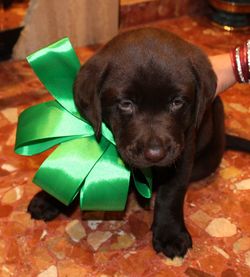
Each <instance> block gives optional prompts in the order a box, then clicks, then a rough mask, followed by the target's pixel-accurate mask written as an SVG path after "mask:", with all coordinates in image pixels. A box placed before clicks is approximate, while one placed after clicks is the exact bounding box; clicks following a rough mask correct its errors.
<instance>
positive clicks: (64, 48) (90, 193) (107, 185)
mask: <svg viewBox="0 0 250 277" xmlns="http://www.w3.org/2000/svg"><path fill="white" fill-rule="evenodd" d="M27 60H28V62H29V63H30V65H31V67H32V68H33V70H34V72H35V73H36V75H37V76H38V78H39V79H40V81H41V82H42V83H43V84H44V85H45V87H46V88H47V89H48V91H49V92H50V93H51V94H52V95H53V96H54V98H55V100H54V101H49V102H45V103H42V104H39V105H36V106H33V107H30V108H28V109H26V110H25V111H24V112H22V114H21V115H20V116H19V120H18V127H17V134H16V146H15V151H16V153H18V154H21V155H27V156H29V155H35V154H38V153H41V152H43V151H45V150H47V149H49V148H51V147H53V146H55V145H57V144H59V145H58V147H57V148H56V149H55V150H54V151H53V152H52V154H51V155H50V156H49V157H48V158H47V159H46V160H45V161H44V162H43V163H42V165H41V167H40V168H39V170H38V171H37V173H36V175H35V177H34V179H33V182H34V183H36V184H37V185H39V186H40V187H41V188H42V189H44V190H45V191H47V192H48V193H49V194H51V195H53V196H54V197H55V198H57V199H58V200H60V201H61V202H62V203H64V204H66V205H68V204H70V203H71V202H72V201H73V200H74V198H75V197H76V195H77V194H78V192H79V191H80V207H81V209H84V210H103V211H114V210H116V211H119V210H123V209H124V207H125V205H126V199H127V193H128V188H129V181H130V175H131V172H130V170H129V169H128V168H127V167H126V166H125V165H124V163H123V161H122V160H121V158H120V156H119V154H118V153H117V150H116V147H115V141H114V138H113V135H112V133H111V131H110V130H109V129H108V128H107V126H106V125H105V124H104V123H102V138H101V140H100V142H99V143H98V142H97V141H96V139H95V136H94V131H93V128H92V127H91V126H90V125H89V124H88V122H87V121H86V120H84V119H83V118H82V117H81V116H80V115H79V113H78V111H77V109H76V107H75V104H74V100H73V90H72V88H73V83H74V80H75V78H76V75H77V72H78V70H79V68H80V62H79V60H78V58H77V56H76V53H75V51H74V49H73V48H72V46H71V44H70V41H69V40H68V38H64V39H62V40H60V41H58V42H56V43H54V44H52V45H50V46H48V47H46V48H43V49H41V50H39V51H37V52H35V53H34V54H32V55H30V56H29V57H28V58H27ZM143 174H144V177H145V178H144V179H145V181H143V182H141V181H139V180H138V179H137V178H136V177H135V176H134V174H132V176H133V179H134V183H135V186H136V188H137V190H138V191H139V193H140V194H141V195H143V196H144V197H146V198H149V197H151V173H150V171H149V170H144V171H143Z"/></svg>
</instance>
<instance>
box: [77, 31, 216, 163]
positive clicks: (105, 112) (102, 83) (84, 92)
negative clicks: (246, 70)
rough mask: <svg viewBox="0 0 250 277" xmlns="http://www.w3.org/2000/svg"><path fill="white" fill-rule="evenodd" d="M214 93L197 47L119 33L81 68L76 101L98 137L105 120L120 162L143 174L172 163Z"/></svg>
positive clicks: (157, 34) (167, 37)
mask: <svg viewBox="0 0 250 277" xmlns="http://www.w3.org/2000/svg"><path fill="white" fill-rule="evenodd" d="M215 90H216V77H215V74H214V72H213V71H212V69H211V66H210V63H209V62H208V59H207V58H206V56H205V55H204V54H203V53H202V52H201V51H200V50H199V49H197V48H196V47H194V46H192V45H190V44H189V43H187V42H185V41H183V40H182V39H180V38H178V37H177V36H175V35H173V34H170V33H168V32H165V31H162V30H158V29H139V30H134V31H130V32H127V33H123V34H121V35H118V36H117V37H115V38H114V39H113V40H111V41H110V42H109V43H108V44H107V45H106V46H104V47H103V48H102V49H101V50H100V51H99V52H98V53H97V54H96V55H95V56H93V57H92V58H91V59H90V60H89V61H88V62H87V63H86V64H84V65H83V67H82V68H81V70H80V72H79V74H78V76H77V79H76V82H75V87H74V97H75V103H76V106H77V107H78V109H79V112H80V113H81V114H82V115H83V116H84V117H85V118H87V119H88V120H89V121H90V123H91V124H92V126H93V128H94V130H95V133H96V137H97V138H99V137H100V134H101V121H102V120H103V121H105V122H106V124H107V125H108V126H109V127H110V128H111V130H112V132H113V134H114V137H115V140H116V144H117V147H118V151H119V152H120V154H121V156H122V158H123V160H124V161H125V162H127V163H128V164H130V165H131V166H134V167H139V168H141V167H149V166H168V165H171V164H173V163H174V162H175V161H176V160H177V159H178V157H179V156H180V155H181V153H182V150H183V149H184V147H185V135H186V132H187V130H188V129H189V128H190V127H191V126H192V125H193V126H195V127H196V128H197V129H198V128H199V125H200V124H201V122H202V118H203V115H204V113H205V111H206V109H207V108H208V107H209V105H210V104H211V102H212V99H213V96H214V93H215Z"/></svg>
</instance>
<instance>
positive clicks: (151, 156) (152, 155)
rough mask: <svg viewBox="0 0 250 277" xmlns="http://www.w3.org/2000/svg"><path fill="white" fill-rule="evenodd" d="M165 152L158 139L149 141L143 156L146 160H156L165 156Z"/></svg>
mask: <svg viewBox="0 0 250 277" xmlns="http://www.w3.org/2000/svg"><path fill="white" fill-rule="evenodd" d="M165 155H166V153H165V150H164V147H163V145H162V143H161V142H160V141H158V140H157V141H156V140H154V141H150V143H149V145H148V147H147V148H146V149H145V151H144V156H145V158H146V159H147V160H148V161H151V162H158V161H160V160H162V159H163V158H164V157H165Z"/></svg>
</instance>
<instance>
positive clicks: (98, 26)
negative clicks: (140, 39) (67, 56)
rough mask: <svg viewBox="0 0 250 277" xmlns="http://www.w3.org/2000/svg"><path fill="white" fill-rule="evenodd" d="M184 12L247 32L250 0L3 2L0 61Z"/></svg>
mask: <svg viewBox="0 0 250 277" xmlns="http://www.w3.org/2000/svg"><path fill="white" fill-rule="evenodd" d="M183 15H190V16H193V17H195V16H196V17H199V16H205V17H207V18H208V19H209V20H211V24H216V25H217V26H218V27H220V28H224V29H225V30H228V31H242V32H249V28H250V0H91V1H90V0H61V1H58V0H43V1H39V0H1V1H0V60H6V59H9V58H11V57H13V58H15V59H23V58H25V57H26V56H27V55H28V54H29V53H31V52H33V51H35V50H37V49H38V48H41V47H43V46H44V45H46V44H49V43H51V42H52V41H55V40H58V39H60V38H61V37H64V36H68V37H69V38H70V40H71V41H72V43H73V44H74V45H75V46H76V47H77V46H86V45H92V44H100V43H103V42H105V41H107V40H108V39H110V38H111V37H112V36H114V35H115V34H116V33H117V32H118V31H119V29H125V28H129V27H133V26H136V25H139V24H145V23H150V22H153V21H157V20H162V19H170V18H176V17H180V16H183Z"/></svg>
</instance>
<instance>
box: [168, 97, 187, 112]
mask: <svg viewBox="0 0 250 277" xmlns="http://www.w3.org/2000/svg"><path fill="white" fill-rule="evenodd" d="M183 105H184V100H183V99H182V98H179V97H176V98H174V99H173V100H172V102H171V103H170V109H171V111H177V110H179V109H180V108H181V107H182V106H183Z"/></svg>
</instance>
